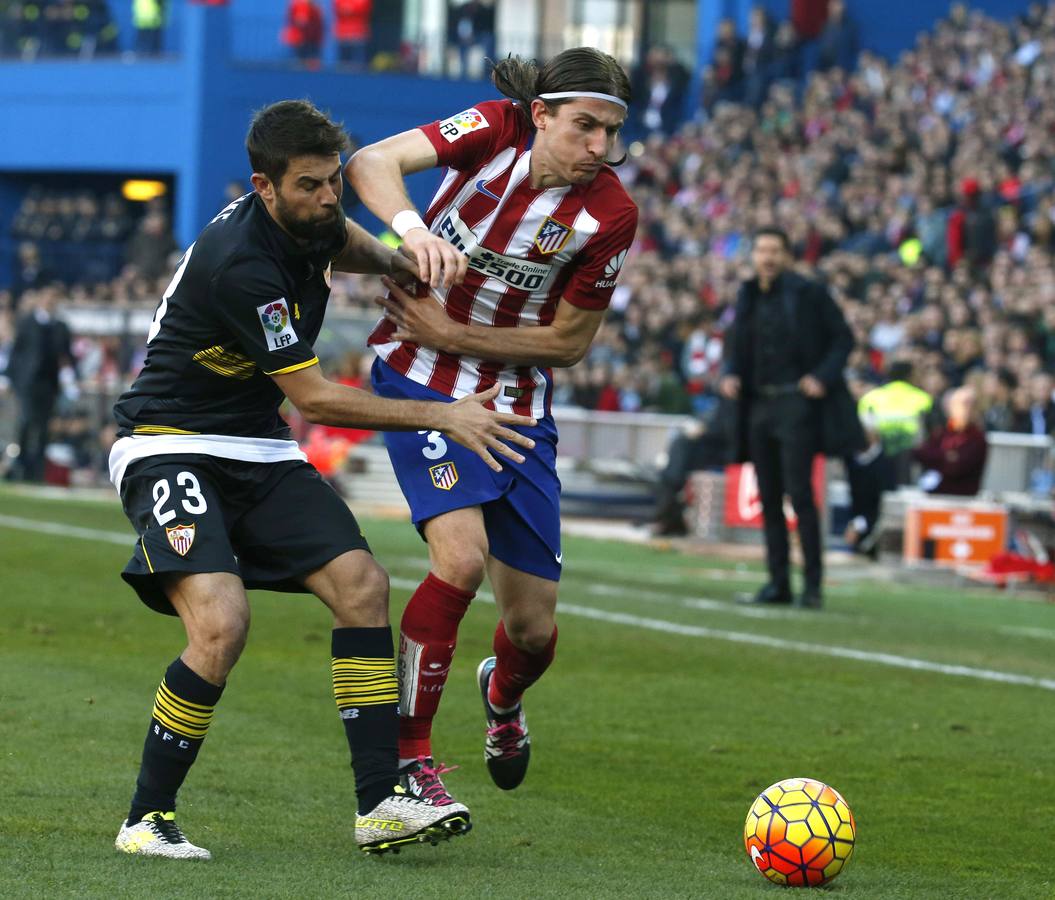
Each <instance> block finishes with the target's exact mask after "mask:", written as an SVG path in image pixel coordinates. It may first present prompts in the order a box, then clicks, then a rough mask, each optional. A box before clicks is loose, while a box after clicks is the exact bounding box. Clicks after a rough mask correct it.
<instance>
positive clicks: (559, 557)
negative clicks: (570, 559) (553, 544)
mask: <svg viewBox="0 0 1055 900" xmlns="http://www.w3.org/2000/svg"><path fill="white" fill-rule="evenodd" d="M556 558H557V565H558V566H559V565H560V563H561V560H562V559H564V551H563V550H562V551H561V552H560V553H558V554H557V557H556Z"/></svg>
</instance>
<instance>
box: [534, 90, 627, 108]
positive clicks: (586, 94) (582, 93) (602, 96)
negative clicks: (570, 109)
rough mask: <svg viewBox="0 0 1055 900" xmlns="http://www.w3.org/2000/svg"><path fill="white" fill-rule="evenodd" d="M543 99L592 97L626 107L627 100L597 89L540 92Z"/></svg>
mask: <svg viewBox="0 0 1055 900" xmlns="http://www.w3.org/2000/svg"><path fill="white" fill-rule="evenodd" d="M539 97H540V98H541V99H542V100H564V99H566V98H570V97H590V98H592V99H594V100H607V101H608V102H609V103H614V104H615V105H616V106H621V107H623V109H626V108H627V106H626V101H625V100H620V99H619V98H618V97H614V96H612V95H611V94H598V93H596V92H595V91H555V92H554V93H551V94H539Z"/></svg>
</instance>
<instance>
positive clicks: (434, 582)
mask: <svg viewBox="0 0 1055 900" xmlns="http://www.w3.org/2000/svg"><path fill="white" fill-rule="evenodd" d="M472 599H473V593H472V592H469V591H463V590H461V589H460V588H456V587H455V586H454V585H452V584H447V582H445V581H441V580H440V579H439V578H437V577H436V576H435V575H433V574H432V573H431V572H430V573H429V574H428V576H427V577H426V578H425V580H424V581H423V582H422V583H421V584H420V585H418V589H417V590H416V591H415V592H414V596H413V597H411V598H410V602H409V603H408V604H407V608H406V609H405V610H404V612H403V619H402V621H401V622H400V626H399V711H400V716H399V757H400V759H415V758H416V757H418V756H432V743H431V737H432V717H433V716H435V715H436V710H437V709H438V708H439V705H440V697H441V696H442V694H443V686H444V685H445V684H446V683H447V673H448V672H449V671H450V668H451V660H453V659H454V645H455V643H456V640H457V637H458V625H459V623H460V622H461V620H462V617H463V616H464V615H465V611H466V610H467V609H468V608H469V601H470V600H472Z"/></svg>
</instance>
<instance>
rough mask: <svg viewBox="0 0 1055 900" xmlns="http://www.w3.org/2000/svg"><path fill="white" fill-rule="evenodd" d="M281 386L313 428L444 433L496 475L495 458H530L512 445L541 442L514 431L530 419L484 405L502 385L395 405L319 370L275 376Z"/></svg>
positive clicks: (313, 369)
mask: <svg viewBox="0 0 1055 900" xmlns="http://www.w3.org/2000/svg"><path fill="white" fill-rule="evenodd" d="M271 377H272V378H273V379H274V380H275V384H277V385H278V386H279V388H281V389H282V392H283V393H284V394H285V395H286V396H287V397H288V398H289V400H290V402H291V403H292V404H293V405H294V406H295V407H297V409H298V410H300V413H301V415H303V416H304V418H305V419H307V420H308V421H309V422H314V423H316V424H319V425H334V426H337V427H343V428H376V429H378V430H379V431H415V430H417V429H427V430H429V431H441V432H443V433H444V434H445V435H447V437H449V438H451V439H452V440H455V441H457V442H458V443H459V444H462V445H463V446H465V447H468V448H469V449H470V450H472V451H473V452H474V453H476V454H477V455H478V456H480V458H481V459H483V460H484V462H486V463H487V464H488V465H489V466H490V467H491V468H492V469H494V470H495V471H496V472H499V471H501V469H502V466H501V465H500V464H499V463H498V460H496V459H495V458H494V455H493V454H499V455H501V456H505V457H507V458H508V459H511V460H513V461H514V462H523V461H524V457H523V456H521V455H520V454H519V453H517V452H516V450H514V449H513V448H512V447H510V446H509V445H510V444H516V445H518V446H520V447H527V448H528V449H530V448H531V447H534V446H535V442H534V441H533V440H531V438H529V437H525V436H524V435H522V434H520V433H519V432H516V431H514V430H513V426H516V425H521V426H531V425H534V424H535V420H534V419H532V418H530V417H528V416H516V415H513V414H512V413H501V412H495V411H494V410H490V409H487V408H486V407H485V406H484V404H485V403H487V402H489V401H491V400H493V399H494V398H495V397H496V396H498V390H499V385H497V384H496V385H495V386H494V387H492V388H491V389H490V390H487V391H484V392H482V393H480V394H473V395H471V396H469V397H463V398H462V399H461V400H457V401H455V402H453V403H433V402H431V401H428V400H390V399H387V398H385V397H378V396H377V395H376V394H371V393H369V392H368V391H361V390H358V389H357V388H351V387H346V386H345V385H342V384H336V383H334V382H332V381H329V380H327V379H326V378H324V377H323V375H322V372H320V371H319V367H318V366H308V367H307V368H304V369H299V370H298V371H296V372H289V373H287V374H285V375H272V376H271Z"/></svg>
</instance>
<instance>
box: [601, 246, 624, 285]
mask: <svg viewBox="0 0 1055 900" xmlns="http://www.w3.org/2000/svg"><path fill="white" fill-rule="evenodd" d="M625 260H626V250H624V251H623V252H622V253H617V254H616V255H615V256H613V257H612V258H611V259H610V260H608V265H606V266H605V267H604V277H605V278H615V276H616V275H618V274H619V270H620V269H621V268H623V262H624V261H625Z"/></svg>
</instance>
